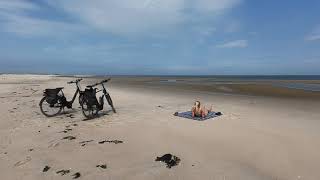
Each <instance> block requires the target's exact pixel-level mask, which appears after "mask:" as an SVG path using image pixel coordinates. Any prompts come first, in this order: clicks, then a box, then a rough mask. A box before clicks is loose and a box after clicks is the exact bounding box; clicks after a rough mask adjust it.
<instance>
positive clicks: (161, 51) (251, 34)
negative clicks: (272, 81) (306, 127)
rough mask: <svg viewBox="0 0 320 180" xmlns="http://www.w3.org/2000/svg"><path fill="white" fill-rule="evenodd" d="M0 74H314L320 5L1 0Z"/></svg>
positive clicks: (312, 1) (295, 0)
mask: <svg viewBox="0 0 320 180" xmlns="http://www.w3.org/2000/svg"><path fill="white" fill-rule="evenodd" d="M0 33H1V36H0V72H2V73H8V72H11V73H14V72H20V73H63V74H123V75H126V74H143V75H146V74H152V75H160V74H161V75H168V74H172V75H174V74H177V75H229V74H236V75H243V74H245V75H255V74H264V75H270V74H293V75H302V74H320V68H319V67H320V1H318V0H308V1H301V0H282V1H277V0H268V1H262V0H261V1H256V0H255V1H254V0H90V1H88V0H0Z"/></svg>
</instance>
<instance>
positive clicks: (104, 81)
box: [89, 78, 111, 87]
mask: <svg viewBox="0 0 320 180" xmlns="http://www.w3.org/2000/svg"><path fill="white" fill-rule="evenodd" d="M110 80H111V78H109V79H105V80H103V81H101V82H98V83H96V84H93V85H91V86H89V87H95V86H97V85H99V84H103V83H106V82H108V81H110Z"/></svg>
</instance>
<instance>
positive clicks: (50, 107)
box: [39, 97, 62, 117]
mask: <svg viewBox="0 0 320 180" xmlns="http://www.w3.org/2000/svg"><path fill="white" fill-rule="evenodd" d="M39 106H40V111H41V112H42V114H44V115H45V116H47V117H53V116H56V115H58V114H59V113H60V112H61V110H62V105H61V103H59V101H57V102H56V103H54V104H50V103H48V102H47V97H43V98H42V99H41V100H40V103H39Z"/></svg>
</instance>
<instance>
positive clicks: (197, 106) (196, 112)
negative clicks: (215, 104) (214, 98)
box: [191, 101, 212, 118]
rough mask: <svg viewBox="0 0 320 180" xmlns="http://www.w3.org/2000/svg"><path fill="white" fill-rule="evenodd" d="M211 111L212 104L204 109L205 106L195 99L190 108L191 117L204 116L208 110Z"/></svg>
mask: <svg viewBox="0 0 320 180" xmlns="http://www.w3.org/2000/svg"><path fill="white" fill-rule="evenodd" d="M211 111H212V106H211V108H210V109H206V107H205V106H203V107H201V103H200V101H196V102H195V103H194V106H193V107H192V109H191V112H192V117H203V118H204V117H206V116H207V115H208V113H209V112H211Z"/></svg>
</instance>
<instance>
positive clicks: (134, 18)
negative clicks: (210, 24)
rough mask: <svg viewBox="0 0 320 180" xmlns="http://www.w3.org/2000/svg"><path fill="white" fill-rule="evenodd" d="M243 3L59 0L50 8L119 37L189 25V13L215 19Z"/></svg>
mask: <svg viewBox="0 0 320 180" xmlns="http://www.w3.org/2000/svg"><path fill="white" fill-rule="evenodd" d="M239 1H240V0H108V1H105V0H92V1H87V0H68V1H65V0H57V1H54V2H52V1H50V4H51V5H53V6H55V7H59V8H62V9H64V11H66V12H67V13H69V14H70V15H71V16H72V17H74V18H76V19H78V20H80V21H81V22H83V23H85V24H87V25H89V26H91V27H94V28H96V29H98V30H102V31H107V32H112V33H116V34H132V33H134V34H136V33H146V32H151V31H161V30H166V29H168V28H172V27H174V26H177V25H180V24H183V23H185V22H188V20H190V19H191V18H194V17H190V16H189V14H188V13H189V12H190V11H191V12H195V14H198V15H201V16H215V15H217V14H222V13H223V12H224V11H225V10H227V9H230V8H232V7H234V6H235V5H236V4H238V2H239Z"/></svg>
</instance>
